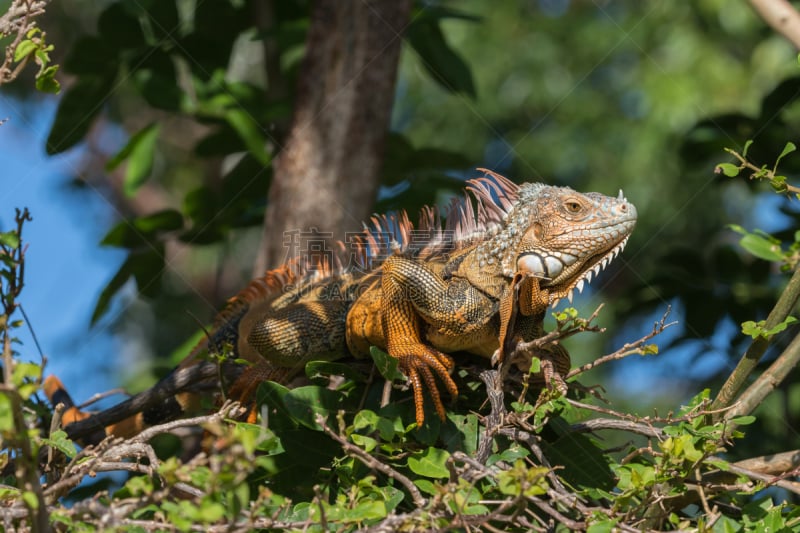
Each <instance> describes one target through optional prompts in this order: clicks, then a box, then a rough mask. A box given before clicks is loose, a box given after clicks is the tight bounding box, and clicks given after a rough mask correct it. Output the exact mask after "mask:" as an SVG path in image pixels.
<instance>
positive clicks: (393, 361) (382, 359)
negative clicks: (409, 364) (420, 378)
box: [369, 346, 406, 381]
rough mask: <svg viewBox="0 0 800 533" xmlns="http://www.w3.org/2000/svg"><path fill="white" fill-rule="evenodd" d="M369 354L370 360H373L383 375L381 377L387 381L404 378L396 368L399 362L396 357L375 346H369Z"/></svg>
mask: <svg viewBox="0 0 800 533" xmlns="http://www.w3.org/2000/svg"><path fill="white" fill-rule="evenodd" d="M369 354H370V355H371V356H372V360H373V361H375V366H376V367H377V369H378V372H380V374H381V376H383V379H385V380H387V381H395V380H398V381H403V380H405V379H406V377H405V376H404V375H403V373H402V372H400V370H399V369H398V365H399V362H398V360H397V358H396V357H392V356H391V355H389V354H388V353H386V352H384V351H383V350H381V349H380V348H378V347H377V346H370V349H369Z"/></svg>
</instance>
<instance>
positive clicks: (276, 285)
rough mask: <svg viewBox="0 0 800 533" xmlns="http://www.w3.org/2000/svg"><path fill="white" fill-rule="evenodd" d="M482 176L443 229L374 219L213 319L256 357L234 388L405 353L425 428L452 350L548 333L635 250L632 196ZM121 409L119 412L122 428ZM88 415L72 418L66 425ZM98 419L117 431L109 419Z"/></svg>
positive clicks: (552, 353)
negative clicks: (320, 366) (343, 360)
mask: <svg viewBox="0 0 800 533" xmlns="http://www.w3.org/2000/svg"><path fill="white" fill-rule="evenodd" d="M484 172H485V173H486V175H485V176H483V177H481V178H477V179H473V180H469V181H468V182H467V190H468V191H469V192H470V193H471V196H472V198H470V197H469V196H467V197H465V198H463V199H461V200H454V201H453V202H452V203H451V204H450V206H449V207H448V208H447V209H446V212H445V217H444V218H445V222H444V224H442V223H441V222H440V218H439V213H438V212H437V211H436V210H434V209H432V208H425V209H423V211H422V213H421V217H420V222H419V224H418V225H417V227H416V228H415V227H414V226H413V225H412V224H411V223H410V222H409V220H408V217H407V216H406V214H405V213H403V212H401V213H399V214H394V215H383V216H376V217H373V219H372V221H371V225H370V226H365V229H364V231H363V232H362V233H361V234H359V235H358V236H356V237H355V238H353V239H351V240H350V242H348V243H347V244H346V245H342V247H343V248H344V250H345V252H346V253H345V255H344V256H342V257H341V258H338V257H337V258H334V259H333V260H332V261H328V262H324V263H323V264H316V265H310V264H309V265H301V262H300V261H299V260H298V261H296V262H293V263H292V264H290V265H287V266H284V267H282V268H280V269H277V270H274V271H270V272H268V273H267V274H266V275H265V276H264V277H262V278H260V279H257V280H255V281H253V282H251V283H250V285H248V286H247V287H246V288H245V289H244V290H243V291H242V292H241V293H240V294H238V295H237V296H235V297H234V298H232V299H231V300H230V302H229V304H228V306H227V307H226V309H225V310H224V311H223V312H222V313H220V315H219V317H218V319H217V320H216V324H215V327H214V329H213V330H212V334H211V336H210V338H209V341H208V350H209V351H211V352H221V351H222V350H223V347H225V346H230V347H232V348H233V352H234V353H233V355H234V356H235V358H242V359H246V360H247V361H250V362H251V363H253V365H252V366H248V367H246V368H244V369H243V370H242V371H241V376H240V377H239V379H238V380H237V382H236V383H235V384H234V388H235V389H236V390H237V391H238V392H239V394H240V395H241V396H242V397H247V396H251V395H252V391H253V389H254V386H255V385H256V384H257V383H258V382H260V381H262V380H264V379H274V380H282V381H285V380H287V379H290V378H291V376H292V375H293V374H294V373H296V372H299V371H301V370H302V369H303V368H304V365H305V363H307V362H308V361H310V360H315V359H316V360H318V359H327V360H334V359H337V358H340V357H342V356H344V355H346V354H348V353H350V354H353V355H355V356H365V355H367V354H368V353H369V349H370V347H371V346H378V347H380V348H382V349H384V350H385V351H386V352H387V353H388V354H389V355H391V356H392V357H396V358H397V359H398V362H399V368H400V370H401V371H402V372H403V373H404V374H405V375H406V376H407V377H408V379H409V381H410V384H411V388H412V391H413V395H414V402H415V407H416V422H417V424H419V425H421V424H423V423H424V419H425V412H424V404H425V398H426V395H427V397H429V398H430V399H431V401H432V402H433V406H434V408H435V409H436V412H437V414H438V415H439V417H441V418H444V416H445V409H444V406H443V404H442V400H441V397H440V392H439V387H440V386H444V388H445V389H446V390H447V391H448V392H449V394H450V395H451V396H452V397H456V396H457V394H458V387H457V386H456V384H455V382H454V381H453V379H452V378H451V376H450V372H451V371H452V370H453V368H454V366H455V362H454V359H453V357H452V356H451V355H449V354H451V353H454V352H468V353H473V354H477V355H481V356H484V357H487V358H490V357H493V358H494V360H500V359H502V357H503V346H509V345H510V344H509V343H511V344H513V343H514V342H516V341H528V340H532V339H535V338H537V337H540V336H542V335H543V334H544V329H543V319H544V313H545V311H546V309H547V308H548V307H549V306H551V305H555V304H556V303H557V302H558V301H559V300H560V299H562V298H565V297H566V298H569V299H570V301H571V300H572V294H573V291H574V290H576V289H577V290H578V291H579V292H580V291H582V290H583V288H584V286H585V285H586V284H588V283H590V282H591V281H592V278H593V276H595V275H597V274H598V273H599V272H600V270H602V269H603V268H605V267H606V265H608V263H609V262H610V261H611V260H612V259H613V258H614V257H616V255H617V254H618V253H619V252H620V251H621V250H622V249H623V248H624V246H625V244H626V242H627V240H628V237H629V235H630V234H631V231H632V230H633V227H634V225H635V223H636V208H635V207H634V206H633V205H632V204H631V203H629V202H628V200H627V199H626V198H625V197H624V196H623V195H622V192H621V191H620V193H619V195H618V196H617V197H611V196H604V195H602V194H598V193H587V194H581V193H578V192H575V191H573V190H572V189H569V188H566V187H553V186H548V185H543V184H538V183H526V184H522V185H516V184H514V183H512V182H511V181H509V180H507V179H506V178H504V177H502V176H500V175H498V174H495V173H493V172H490V171H486V170H484ZM341 263H346V264H345V265H344V266H342V264H341ZM515 306H516V307H515ZM512 307H514V308H515V309H516V308H517V307H518V313H512V312H511V308H512ZM512 316H513V320H512V319H511V317H512ZM511 322H513V325H512V324H511ZM531 356H537V357H539V358H541V359H543V360H547V361H549V362H551V363H552V366H549V367H548V368H551V369H554V371H555V372H557V373H558V374H560V375H565V374H566V373H567V372H568V371H569V367H570V361H569V355H568V354H567V352H566V351H565V350H564V349H563V348H562V347H561V346H558V345H556V346H553V347H551V348H548V349H546V350H544V349H543V350H542V351H541V353H535V354H531ZM195 360H196V359H195V358H190V359H189V360H188V361H186V362H184V363H182V365H181V367H184V368H185V367H187V366H191V365H193V364H195V363H194V361H195ZM181 367H179V368H181ZM165 380H166V382H165V383H166V384H165V383H160V384H157V385H156V386H154V389H153V390H158V388H159V386H161V393H160V394H158V395H156V396H158V399H157V400H154V402H155V403H154V405H150V406H148V407H147V409H149V411H145V414H146V413H147V412H150V413H151V415H152V413H154V412H155V413H157V412H158V411H159V409H162V407H160V406H161V403H164V402H166V401H167V400H164V396H165V395H166V392H165V391H167V392H170V393H171V392H178V391H179V390H182V389H181V388H180V387H179V386H178V385H177V384H175V383H170V382H169V377H168V378H165ZM562 382H563V380H562ZM49 389H50V391H51V392H54V391H58V390H60V384H59V383H55V382H50V383H49ZM173 389H176V390H175V391H173ZM143 394H146V393H143ZM151 395H152V393H151ZM61 397H62V398H63V397H64V396H63V394H62V396H61ZM170 401H172V402H173V403H174V400H170ZM159 402H161V403H159ZM143 403H144V404H147V402H144V401H143V402H140V403H139V404H137V407H139V406H141V404H143ZM180 403H183V402H180ZM181 407H182V406H181ZM154 410H155V411H154ZM162 410H163V409H162ZM175 410H176V409H172V411H175ZM166 411H170V410H168V409H167V410H166ZM177 411H180V409H177ZM124 412H125V410H124V409H119V410H118V411H117V414H115V416H116V417H117V420H111V422H118V420H119V416H121V414H122V413H124ZM128 414H129V415H130V414H132V413H128ZM100 415H102V413H100ZM85 416H86V415H84V414H80V413H79V412H78V411H77V410H74V416H73V417H72V418H71V419H70V418H69V417H66V418H65V420H67V421H69V420H79V419H80V418H82V417H83V418H85ZM98 416H99V415H98ZM144 418H146V416H144V417H143V416H141V415H138V419H137V418H134V419H130V420H127V421H123V424H122V425H118V426H112V427H111V428H110V431H111V432H112V433H116V434H119V433H129V432H131V431H135V430H136V428H137V427H139V426H141V425H142V424H143V423H144V422H143V421H140V422H136V421H135V420H144ZM150 418H151V419H152V418H154V416H151V417H150ZM97 420H99V421H100V422H99V423H101V424H102V425H107V424H109V423H110V418H109V417H105V418H103V417H102V416H99V418H98V419H97ZM82 424H83V426H81V427H83V428H88V427H89V426H88V424H87V423H86V421H84V422H83V423H82ZM67 429H68V432H69V429H70V428H67ZM84 431H86V430H84ZM73 433H74V432H73Z"/></svg>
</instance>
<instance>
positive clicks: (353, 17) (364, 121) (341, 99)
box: [256, 0, 411, 275]
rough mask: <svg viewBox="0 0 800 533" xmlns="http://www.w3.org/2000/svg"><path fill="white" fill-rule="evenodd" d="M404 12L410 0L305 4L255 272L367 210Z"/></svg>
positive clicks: (356, 225) (339, 233) (345, 227)
mask: <svg viewBox="0 0 800 533" xmlns="http://www.w3.org/2000/svg"><path fill="white" fill-rule="evenodd" d="M410 9H411V2H410V0H399V1H398V0H318V1H317V2H316V3H315V5H314V7H313V8H312V14H311V25H310V28H309V32H308V37H307V46H306V56H305V59H304V62H303V65H302V68H301V71H300V75H299V80H298V87H297V98H296V101H295V109H294V116H293V118H292V123H291V126H290V130H289V134H288V137H287V141H286V145H285V146H284V147H283V149H282V150H281V152H280V154H279V155H278V158H277V160H276V162H275V167H274V178H273V181H272V186H271V187H270V190H269V194H268V205H267V213H266V217H265V224H264V235H263V245H262V247H261V250H260V251H259V256H258V258H257V260H256V275H258V274H260V273H262V272H263V271H264V269H265V268H269V267H273V266H276V265H278V264H280V263H282V262H284V261H285V260H286V259H288V258H289V257H293V256H296V255H298V254H301V253H303V251H305V247H306V244H308V243H307V241H308V240H309V239H308V237H309V235H311V234H310V233H307V232H310V231H312V230H313V229H316V230H318V231H319V235H321V236H323V237H324V238H325V246H327V249H328V250H330V249H332V246H331V244H330V240H331V239H332V238H338V239H341V238H342V237H343V236H344V232H346V231H353V230H358V229H360V227H361V221H362V220H365V219H366V218H367V216H368V215H369V214H370V211H371V208H372V205H373V203H374V201H375V195H376V192H377V188H378V178H379V172H380V169H381V163H382V160H383V151H384V144H385V141H386V135H387V133H388V127H389V119H390V115H391V107H392V101H393V98H394V87H395V79H396V77H397V64H398V58H399V55H400V45H401V43H402V35H403V31H404V29H405V27H406V25H407V24H408V21H409V16H410ZM328 232H330V233H328ZM311 240H314V241H317V240H319V237H316V238H312V239H311ZM287 245H288V246H287Z"/></svg>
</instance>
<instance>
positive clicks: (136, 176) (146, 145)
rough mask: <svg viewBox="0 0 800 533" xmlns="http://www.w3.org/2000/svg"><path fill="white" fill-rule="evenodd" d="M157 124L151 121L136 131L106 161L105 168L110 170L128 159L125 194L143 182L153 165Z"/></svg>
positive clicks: (131, 191) (133, 191) (132, 191)
mask: <svg viewBox="0 0 800 533" xmlns="http://www.w3.org/2000/svg"><path fill="white" fill-rule="evenodd" d="M158 133H159V126H158V125H157V124H155V123H151V124H149V125H147V126H145V127H144V128H142V129H141V130H139V131H138V132H136V133H135V134H134V135H133V136H132V137H131V138H130V140H129V141H128V143H127V144H126V145H125V146H124V147H123V148H122V150H120V151H119V152H117V154H116V155H114V157H112V158H111V159H109V160H108V162H107V163H106V170H107V171H109V172H110V171H112V170H114V169H115V168H117V167H118V166H119V165H120V163H122V162H123V161H125V160H126V159H127V160H128V168H127V169H126V172H125V194H126V195H128V196H132V195H133V193H135V192H136V190H137V189H138V188H139V187H140V186H141V185H142V183H144V181H145V180H146V179H147V177H148V175H149V174H150V170H151V169H152V166H153V154H154V152H155V145H156V141H157V140H158Z"/></svg>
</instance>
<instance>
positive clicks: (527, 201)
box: [504, 184, 636, 300]
mask: <svg viewBox="0 0 800 533" xmlns="http://www.w3.org/2000/svg"><path fill="white" fill-rule="evenodd" d="M519 200H520V204H519V213H513V212H512V213H509V224H510V225H513V226H516V228H518V231H519V230H521V232H522V238H521V239H520V240H519V243H518V245H517V247H516V250H515V255H516V257H514V258H513V261H514V264H513V269H514V271H515V272H522V273H527V274H531V275H533V276H535V277H537V278H539V279H540V280H541V281H540V287H542V288H548V289H549V292H550V293H551V297H555V299H558V298H563V297H565V296H566V297H568V298H569V299H570V300H572V290H573V289H578V292H580V291H582V290H583V287H584V284H585V283H589V282H591V280H592V276H594V275H597V274H598V273H599V272H600V271H601V270H602V269H604V268H605V267H606V266H607V265H608V263H609V262H610V261H611V260H612V259H614V258H615V257H616V256H617V254H619V252H620V251H622V249H623V248H624V247H625V244H626V243H627V242H628V237H629V236H630V234H631V232H632V231H633V227H634V225H635V224H636V208H635V207H634V206H633V204H631V203H630V202H628V200H627V199H626V198H625V196H624V195H623V194H622V191H620V192H619V195H618V196H617V197H616V198H614V197H611V196H605V195H602V194H599V193H585V194H581V193H578V192H575V191H573V190H572V189H570V188H568V187H549V186H545V185H536V184H531V185H526V186H523V187H522V188H521V189H520V195H519ZM513 215H516V217H514V216H513ZM509 259H512V258H509ZM504 266H505V265H504ZM508 266H509V267H511V266H512V265H511V264H509V265H508Z"/></svg>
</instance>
